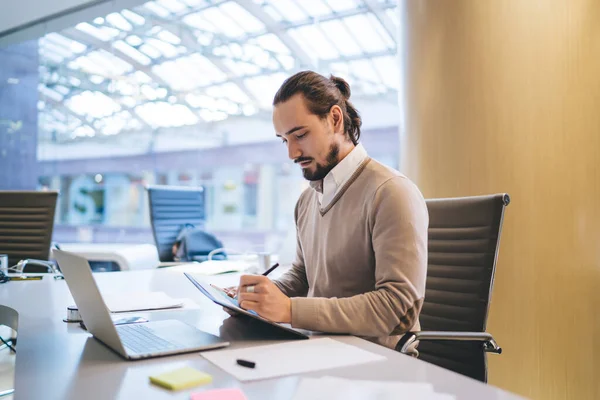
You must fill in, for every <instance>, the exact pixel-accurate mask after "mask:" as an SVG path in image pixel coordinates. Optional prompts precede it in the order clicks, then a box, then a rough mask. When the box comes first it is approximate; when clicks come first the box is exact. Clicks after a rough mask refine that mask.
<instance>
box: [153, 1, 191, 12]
mask: <svg viewBox="0 0 600 400" xmlns="http://www.w3.org/2000/svg"><path fill="white" fill-rule="evenodd" d="M156 3H157V4H158V5H159V6H161V7H163V8H165V9H167V10H169V11H170V12H172V13H174V14H179V13H181V12H182V11H185V10H187V9H188V7H187V5H186V4H185V3H183V2H180V1H178V0H156Z"/></svg>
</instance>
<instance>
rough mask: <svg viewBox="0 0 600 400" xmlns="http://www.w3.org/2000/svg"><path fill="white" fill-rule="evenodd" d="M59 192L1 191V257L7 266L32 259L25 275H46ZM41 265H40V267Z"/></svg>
mask: <svg viewBox="0 0 600 400" xmlns="http://www.w3.org/2000/svg"><path fill="white" fill-rule="evenodd" d="M57 197H58V192H35V191H31V192H29V191H0V254H7V255H8V266H9V267H11V266H13V265H16V264H17V263H18V262H19V261H20V260H27V259H33V260H32V261H34V262H30V263H29V264H27V263H26V264H27V270H26V271H25V272H48V271H49V269H50V268H51V264H48V266H46V265H43V263H39V262H36V261H38V260H42V261H44V262H48V257H49V255H50V242H51V239H52V230H53V229H54V212H55V209H56V199H57ZM40 264H41V265H40Z"/></svg>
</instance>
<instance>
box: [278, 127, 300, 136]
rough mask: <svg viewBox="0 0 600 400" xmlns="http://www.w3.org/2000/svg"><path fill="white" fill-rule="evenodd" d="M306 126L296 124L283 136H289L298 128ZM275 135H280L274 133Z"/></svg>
mask: <svg viewBox="0 0 600 400" xmlns="http://www.w3.org/2000/svg"><path fill="white" fill-rule="evenodd" d="M304 128H306V126H296V127H294V128H292V129H290V130H289V131H287V132H286V133H285V136H289V135H291V134H292V133H294V132H296V131H299V130H300V129H304ZM275 136H281V135H280V134H279V133H276V134H275Z"/></svg>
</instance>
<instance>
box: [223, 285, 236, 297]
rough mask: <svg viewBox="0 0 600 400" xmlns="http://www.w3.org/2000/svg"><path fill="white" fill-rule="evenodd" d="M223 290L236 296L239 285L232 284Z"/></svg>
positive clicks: (230, 295)
mask: <svg viewBox="0 0 600 400" xmlns="http://www.w3.org/2000/svg"><path fill="white" fill-rule="evenodd" d="M223 290H224V291H225V293H227V296H229V297H231V298H236V296H237V292H238V287H237V286H230V287H226V288H223Z"/></svg>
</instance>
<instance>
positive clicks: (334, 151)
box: [295, 143, 340, 181]
mask: <svg viewBox="0 0 600 400" xmlns="http://www.w3.org/2000/svg"><path fill="white" fill-rule="evenodd" d="M339 154H340V146H339V145H338V144H337V143H333V144H332V145H331V147H330V148H329V154H327V159H326V162H327V164H325V165H323V164H319V163H317V168H316V169H315V170H314V171H310V170H309V169H308V168H303V169H302V175H304V178H305V179H307V180H309V181H320V180H321V179H323V178H325V177H326V176H327V174H328V173H329V171H331V170H332V169H333V168H334V167H335V166H336V165H337V164H338V155H339ZM304 160H305V159H302V158H299V159H297V160H295V161H296V162H297V163H298V162H301V161H304Z"/></svg>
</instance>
